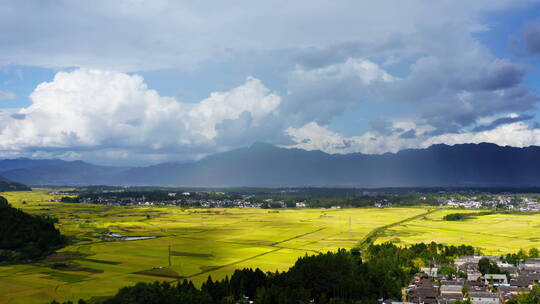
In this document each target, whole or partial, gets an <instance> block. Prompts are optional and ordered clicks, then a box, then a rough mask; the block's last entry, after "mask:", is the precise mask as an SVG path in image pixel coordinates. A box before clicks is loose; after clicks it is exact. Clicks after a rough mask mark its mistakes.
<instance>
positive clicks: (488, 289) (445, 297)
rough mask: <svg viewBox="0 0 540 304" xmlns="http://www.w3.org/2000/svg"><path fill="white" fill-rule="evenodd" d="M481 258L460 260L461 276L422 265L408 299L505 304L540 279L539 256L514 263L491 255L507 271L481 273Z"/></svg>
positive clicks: (457, 264)
mask: <svg viewBox="0 0 540 304" xmlns="http://www.w3.org/2000/svg"><path fill="white" fill-rule="evenodd" d="M481 258H482V256H471V257H462V258H459V259H456V260H455V261H454V265H453V266H454V267H455V268H456V269H457V270H458V271H459V272H460V273H461V275H456V274H453V275H450V276H449V275H443V274H441V273H440V271H439V269H440V268H439V267H433V268H422V270H421V272H420V273H417V274H415V275H414V277H413V278H412V279H411V284H410V286H409V287H408V288H407V289H406V291H407V292H406V294H407V296H406V297H407V302H409V303H424V304H433V303H437V304H451V303H454V302H456V301H462V302H469V301H470V303H472V304H502V303H505V302H506V301H508V300H509V299H510V298H512V297H514V296H516V295H518V294H520V293H524V292H528V291H529V290H530V288H532V286H533V285H537V284H538V283H539V281H540V259H538V258H534V259H528V260H526V261H525V262H523V263H521V264H519V265H518V266H514V265H512V264H508V263H504V262H502V261H501V260H500V259H499V258H497V257H487V258H488V259H489V260H490V261H492V262H495V263H496V264H497V266H498V267H499V269H500V270H501V272H504V274H498V273H494V274H489V273H486V274H482V273H480V270H479V267H478V262H479V261H480V259H481ZM440 266H441V265H440ZM385 302H394V303H395V302H396V301H385ZM401 303H403V302H401Z"/></svg>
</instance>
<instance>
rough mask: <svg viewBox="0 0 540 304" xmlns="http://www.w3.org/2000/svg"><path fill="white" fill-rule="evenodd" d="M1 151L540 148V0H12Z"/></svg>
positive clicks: (142, 154)
mask: <svg viewBox="0 0 540 304" xmlns="http://www.w3.org/2000/svg"><path fill="white" fill-rule="evenodd" d="M0 46H1V47H0V158H17V157H30V158H60V159H65V160H79V159H81V160H85V161H89V162H92V163H96V164H107V165H148V164H155V163H161V162H185V161H193V160H197V159H200V158H203V157H205V156H207V155H210V154H213V153H219V152H223V151H228V150H232V149H236V148H241V147H247V146H250V145H251V144H253V143H255V142H266V143H271V144H274V145H278V146H282V147H290V148H302V149H306V150H322V151H325V152H328V153H355V152H361V153H376V154H380V153H387V152H391V153H395V152H398V151H400V150H403V149H411V148H426V147H429V146H430V145H433V144H440V143H444V144H449V145H453V144H459V143H479V142H492V143H496V144H499V145H510V146H515V147H524V146H530V145H540V109H539V108H538V105H539V102H540V1H532V0H531V1H529V0H523V1H515V0H489V1H488V0H477V1H460V0H451V1H445V0H441V1H415V0H411V1H385V0H382V1H358V0H351V1H349V0H337V1H329V0H325V1H324V0H309V1H307V0H298V1H281V0H269V1H247V0H246V1H241V0H231V1H205V0H200V1H182V0H178V1H172V0H171V1H168V0H94V1H82V0H81V1H78V0H27V1H17V0H0Z"/></svg>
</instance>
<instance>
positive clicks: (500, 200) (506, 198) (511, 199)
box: [439, 195, 540, 212]
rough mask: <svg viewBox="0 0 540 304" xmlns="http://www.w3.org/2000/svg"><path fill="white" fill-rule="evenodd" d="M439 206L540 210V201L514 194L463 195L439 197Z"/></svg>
mask: <svg viewBox="0 0 540 304" xmlns="http://www.w3.org/2000/svg"><path fill="white" fill-rule="evenodd" d="M439 202H440V205H441V206H449V207H458V208H466V209H505V210H514V211H531V212H536V211H540V203H538V200H537V199H536V198H532V197H529V196H515V195H490V196H488V197H487V198H480V197H478V196H463V197H451V198H446V199H441V200H440V201H439Z"/></svg>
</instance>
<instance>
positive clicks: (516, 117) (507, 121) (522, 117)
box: [472, 113, 534, 132]
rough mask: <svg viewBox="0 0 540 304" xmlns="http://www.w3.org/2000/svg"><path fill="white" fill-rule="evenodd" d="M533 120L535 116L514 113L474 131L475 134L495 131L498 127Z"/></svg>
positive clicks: (478, 127)
mask: <svg viewBox="0 0 540 304" xmlns="http://www.w3.org/2000/svg"><path fill="white" fill-rule="evenodd" d="M533 118H534V115H527V114H524V115H518V114H515V113H512V114H510V115H509V116H507V117H501V118H497V119H495V120H494V121H492V122H491V123H489V124H488V125H480V126H477V127H475V128H474V129H473V130H472V131H473V132H480V131H488V130H492V129H495V128H497V127H498V126H501V125H505V124H510V123H514V122H517V121H525V120H530V119H533Z"/></svg>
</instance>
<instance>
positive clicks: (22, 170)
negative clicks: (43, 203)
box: [0, 143, 540, 187]
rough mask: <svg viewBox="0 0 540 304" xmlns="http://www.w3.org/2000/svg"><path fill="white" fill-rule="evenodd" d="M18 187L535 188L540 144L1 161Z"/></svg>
mask: <svg viewBox="0 0 540 304" xmlns="http://www.w3.org/2000/svg"><path fill="white" fill-rule="evenodd" d="M0 175H2V176H4V177H6V178H8V179H11V180H14V181H19V182H23V183H26V184H48V185H55V184H56V185H59V184H62V185H67V184H110V185H164V186H267V187H272V186H354V187H397V186H401V187H407V186H539V185H540V147H536V146H533V147H527V148H514V147H500V146H497V145H494V144H485V143H483V144H463V145H454V146H447V145H434V146H431V147H429V148H427V149H412V150H404V151H400V152H398V153H395V154H394V153H386V154H382V155H366V154H361V153H353V154H345V155H341V154H327V153H324V152H321V151H305V150H300V149H284V148H279V147H275V146H272V145H268V144H260V143H259V144H254V145H252V146H251V147H249V148H242V149H237V150H233V151H229V152H225V153H219V154H215V155H211V156H208V157H206V158H204V159H202V160H200V161H197V162H193V163H187V164H176V163H166V164H159V165H155V166H148V167H138V168H126V167H105V166H95V165H92V164H88V163H85V162H81V161H75V162H65V161H61V160H29V159H18V160H4V161H0Z"/></svg>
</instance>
